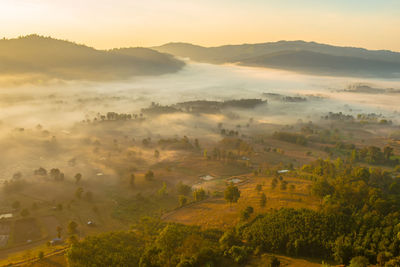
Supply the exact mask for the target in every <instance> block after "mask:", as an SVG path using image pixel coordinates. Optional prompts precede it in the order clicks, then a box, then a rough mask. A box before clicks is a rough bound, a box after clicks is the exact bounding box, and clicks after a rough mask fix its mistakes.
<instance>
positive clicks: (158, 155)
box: [154, 149, 160, 159]
mask: <svg viewBox="0 0 400 267" xmlns="http://www.w3.org/2000/svg"><path fill="white" fill-rule="evenodd" d="M154 157H155V158H157V159H158V158H159V157H160V151H158V150H157V149H156V150H154Z"/></svg>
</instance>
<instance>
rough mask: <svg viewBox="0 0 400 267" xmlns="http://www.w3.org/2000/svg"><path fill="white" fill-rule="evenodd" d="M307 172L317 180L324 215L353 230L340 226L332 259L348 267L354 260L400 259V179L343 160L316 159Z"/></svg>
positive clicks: (315, 188) (314, 189)
mask: <svg viewBox="0 0 400 267" xmlns="http://www.w3.org/2000/svg"><path fill="white" fill-rule="evenodd" d="M302 171H304V172H308V173H310V174H312V177H313V179H315V182H314V184H313V186H312V188H311V191H312V193H313V194H315V195H317V196H319V197H321V199H322V210H321V212H320V214H322V215H323V216H328V215H329V214H334V215H335V216H345V217H346V218H347V219H346V220H347V221H348V226H350V228H347V229H346V228H344V226H345V225H344V224H343V225H342V224H340V225H342V226H343V228H342V229H343V231H341V232H339V233H338V234H339V235H333V236H332V239H331V241H330V242H331V245H330V246H331V250H330V251H331V254H330V256H331V257H332V258H334V259H336V260H337V261H338V262H342V263H346V264H347V263H348V262H349V261H350V259H351V258H352V257H356V256H362V257H365V258H367V259H368V261H369V262H370V263H372V264H375V263H379V264H380V265H381V266H383V265H384V264H385V262H389V261H392V262H393V261H396V260H398V259H399V256H400V234H399V233H400V217H399V216H400V177H393V176H392V174H391V173H389V172H388V171H384V170H382V169H380V168H367V167H363V166H355V165H353V164H352V163H351V162H350V161H347V162H344V161H342V160H341V159H340V158H338V159H337V160H336V161H330V160H317V161H315V162H313V163H312V164H309V165H305V166H303V168H302ZM335 227H336V229H341V228H340V227H339V226H335ZM338 227H339V228H338ZM388 266H392V265H388ZM393 266H396V265H393Z"/></svg>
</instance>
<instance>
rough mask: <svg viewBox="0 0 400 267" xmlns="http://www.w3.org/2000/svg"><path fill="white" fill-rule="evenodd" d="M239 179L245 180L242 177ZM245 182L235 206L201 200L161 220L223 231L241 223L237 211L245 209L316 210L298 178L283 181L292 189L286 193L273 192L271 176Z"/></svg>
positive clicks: (306, 183)
mask: <svg viewBox="0 0 400 267" xmlns="http://www.w3.org/2000/svg"><path fill="white" fill-rule="evenodd" d="M242 177H243V178H242V179H245V178H244V176H242ZM246 179H247V182H246V181H245V182H244V183H242V184H239V185H238V187H239V189H240V191H241V197H240V199H239V201H238V203H234V204H232V206H230V204H229V203H227V202H226V201H225V200H224V199H223V197H211V198H208V199H206V200H204V201H201V202H198V203H193V204H189V205H187V206H186V207H183V208H180V209H177V210H175V211H173V212H170V213H168V214H166V215H165V216H164V217H163V218H164V219H165V220H166V221H171V222H178V223H183V224H193V225H199V226H202V227H204V228H222V229H226V228H229V227H231V226H233V225H235V224H236V223H237V222H238V221H239V220H240V212H241V211H242V210H243V209H244V208H246V207H247V206H252V207H253V208H254V214H253V216H255V215H256V214H259V213H263V212H268V211H270V210H271V209H280V208H295V209H299V208H309V209H313V210H316V209H318V207H319V200H318V199H317V198H315V197H313V196H310V194H309V192H308V190H309V189H308V186H309V185H310V184H311V182H310V181H306V180H301V179H298V178H291V177H287V178H284V180H286V181H287V182H288V185H291V184H294V185H295V187H296V188H295V190H294V191H293V192H291V191H290V190H289V188H288V189H287V190H285V191H282V190H280V189H279V184H278V186H277V188H275V189H274V190H272V188H271V181H272V177H252V176H250V177H249V176H247V178H246ZM257 184H262V185H263V189H262V192H264V193H265V194H266V196H267V204H266V207H264V208H262V207H260V204H259V203H260V193H259V192H257V191H256V189H255V188H256V185H257ZM224 188H225V185H224V184H219V186H217V187H216V188H215V189H216V190H220V191H223V190H224Z"/></svg>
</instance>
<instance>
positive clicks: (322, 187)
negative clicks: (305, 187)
mask: <svg viewBox="0 0 400 267" xmlns="http://www.w3.org/2000/svg"><path fill="white" fill-rule="evenodd" d="M333 190H334V188H333V187H332V186H331V185H330V184H329V183H328V181H327V180H326V179H325V178H321V179H318V180H317V181H316V182H315V183H314V184H313V186H312V188H311V192H312V193H313V194H314V195H317V196H319V197H324V196H327V195H331V194H332V193H333Z"/></svg>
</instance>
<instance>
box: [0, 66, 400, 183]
mask: <svg viewBox="0 0 400 267" xmlns="http://www.w3.org/2000/svg"><path fill="white" fill-rule="evenodd" d="M354 83H363V84H364V83H365V84H369V85H370V86H371V87H373V88H384V89H387V88H394V89H400V81H399V80H390V81H388V80H366V79H356V78H336V77H335V78H332V77H321V76H318V77H317V76H308V75H300V74H294V73H290V72H284V71H276V70H268V69H258V68H248V67H239V66H233V65H210V64H200V63H188V65H187V66H186V67H185V68H184V70H183V71H181V72H179V73H175V74H169V75H163V76H159V77H142V78H135V79H132V80H125V81H120V82H110V83H93V82H84V81H75V82H63V83H61V82H53V83H47V84H46V85H37V84H35V85H24V86H18V87H4V86H3V88H1V89H0V108H1V112H0V131H1V135H0V150H1V151H2V158H1V159H0V169H1V170H2V173H1V174H0V179H6V178H9V177H10V175H11V174H12V173H13V172H15V171H17V170H21V169H25V168H31V169H32V168H37V167H39V166H38V165H50V164H41V163H40V160H44V158H46V160H56V158H57V160H56V162H58V160H62V161H64V162H67V160H68V159H69V158H71V157H73V155H70V154H68V150H67V149H65V150H64V151H65V155H61V153H60V151H58V152H57V155H55V154H54V155H52V154H51V151H50V150H49V151H46V153H44V152H43V150H45V149H47V148H46V145H48V144H49V143H50V144H51V140H52V138H53V139H54V138H67V139H68V140H69V139H71V140H72V139H73V138H85V137H90V136H91V135H92V133H91V132H84V131H81V132H80V131H77V128H79V125H78V126H77V123H79V122H81V121H82V120H85V119H93V118H94V117H96V116H97V115H98V113H102V114H105V113H107V112H111V111H112V112H118V113H136V114H139V113H140V110H141V109H142V108H146V107H148V106H149V105H150V104H151V103H152V102H156V103H160V104H161V105H171V104H174V103H177V102H183V101H191V100H231V99H241V98H262V99H265V100H268V104H267V105H263V106H259V107H257V108H256V109H254V110H246V111H235V112H236V113H240V115H241V116H243V117H244V118H245V119H246V120H248V118H254V120H255V121H259V122H266V123H278V124H289V123H292V122H296V121H297V120H298V119H302V120H305V121H308V120H313V119H317V118H319V117H320V116H321V115H323V114H324V113H327V112H329V111H333V112H339V111H342V112H344V113H346V114H353V115H355V114H357V113H361V112H363V113H372V112H374V113H382V114H383V115H385V116H386V117H387V118H390V119H391V120H393V121H394V122H396V121H398V118H399V115H398V114H397V109H398V100H400V94H399V93H388V94H385V93H381V94H371V93H362V92H344V91H343V90H345V89H347V88H348V86H349V85H351V84H354ZM264 93H274V94H282V95H285V96H300V97H307V101H304V102H282V101H274V100H273V99H270V98H269V97H268V96H267V95H265V94H264ZM223 119H224V118H223V117H221V116H218V115H215V116H211V115H208V116H198V117H196V116H193V115H184V116H183V115H178V114H172V115H163V116H161V118H160V117H159V118H158V119H156V118H149V119H147V120H146V123H144V124H141V125H140V127H138V128H136V129H133V128H132V129H130V133H131V134H130V135H131V136H133V137H135V138H138V137H143V136H145V135H155V136H158V135H157V134H160V135H162V136H174V135H175V134H179V135H180V136H182V135H185V134H187V135H190V134H195V133H198V134H203V132H202V129H204V128H205V127H215V125H216V124H217V123H218V122H222V121H223ZM38 124H40V125H42V127H43V128H41V129H45V130H47V131H49V137H46V138H47V139H48V142H49V143H40V142H38V143H35V140H36V139H35V138H36V135H37V132H36V131H35V129H36V130H37V129H38V128H37V125H38ZM233 125H234V124H233ZM193 126H194V127H193ZM22 128H23V130H22ZM71 131H72V133H71ZM204 134H205V133H204ZM138 135H140V136H138ZM53 136H55V137H53ZM38 138H39V137H38ZM40 138H42V137H40ZM40 140H41V142H43V140H42V139H40ZM71 140H69V141H68V142H70V143H68V142H67V141H66V142H67V143H64V145H66V144H69V145H66V146H69V149H70V150H73V149H79V145H78V144H77V143H73V142H72V141H71ZM38 146H39V148H38ZM45 155H46V156H45ZM60 157H62V159H60ZM45 167H49V166H45ZM54 167H61V166H54Z"/></svg>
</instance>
